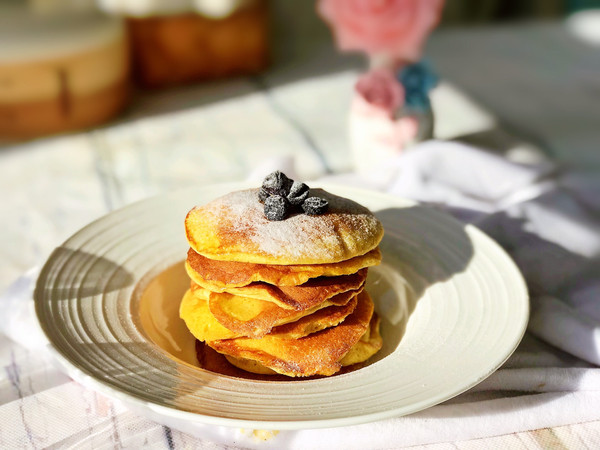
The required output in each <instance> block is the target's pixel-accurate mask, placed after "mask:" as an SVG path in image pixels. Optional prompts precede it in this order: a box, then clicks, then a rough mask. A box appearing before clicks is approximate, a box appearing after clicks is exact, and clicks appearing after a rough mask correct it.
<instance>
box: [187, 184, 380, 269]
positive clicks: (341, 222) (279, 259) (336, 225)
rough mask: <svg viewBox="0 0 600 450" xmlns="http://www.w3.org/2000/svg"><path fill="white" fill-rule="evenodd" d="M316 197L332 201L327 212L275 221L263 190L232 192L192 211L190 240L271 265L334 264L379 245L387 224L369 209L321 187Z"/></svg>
mask: <svg viewBox="0 0 600 450" xmlns="http://www.w3.org/2000/svg"><path fill="white" fill-rule="evenodd" d="M311 195H316V196H319V197H321V198H324V199H325V200H327V201H328V202H329V209H328V210H327V212H325V213H324V214H322V215H318V216H312V215H308V214H294V215H291V216H289V217H288V218H287V219H285V220H281V221H270V220H268V219H267V218H266V217H265V214H264V206H263V205H262V204H261V203H260V202H259V201H258V189H248V190H244V191H235V192H231V193H229V194H226V195H224V196H223V197H220V198H218V199H216V200H213V201H212V202H209V203H207V204H206V205H203V206H197V207H195V208H193V209H192V210H191V211H190V212H189V213H188V214H187V216H186V219H185V230H186V234H187V240H188V242H189V244H190V246H191V247H192V248H193V249H194V250H195V251H196V253H199V254H201V255H203V256H205V257H207V258H210V259H215V260H219V261H238V262H245V263H256V264H272V265H292V264H293V265H298V264H332V263H337V262H340V261H345V260H348V259H351V258H354V257H356V256H360V255H364V254H366V253H368V252H369V251H371V250H373V249H374V248H375V247H377V245H378V244H379V242H380V241H381V238H382V237H383V227H382V225H381V223H380V222H379V220H378V219H377V218H376V217H375V216H374V215H373V214H372V213H371V212H370V211H369V210H368V209H367V208H365V207H364V206H361V205H359V204H358V203H356V202H354V201H352V200H349V199H346V198H343V197H338V196H336V195H333V194H330V193H328V192H326V191H324V190H322V189H311Z"/></svg>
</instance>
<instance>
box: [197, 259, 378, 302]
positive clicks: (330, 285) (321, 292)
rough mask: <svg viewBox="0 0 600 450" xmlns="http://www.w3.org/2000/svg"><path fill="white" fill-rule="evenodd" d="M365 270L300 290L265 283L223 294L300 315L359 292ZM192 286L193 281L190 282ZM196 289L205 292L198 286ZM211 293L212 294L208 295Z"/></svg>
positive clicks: (315, 280) (325, 279)
mask: <svg viewBox="0 0 600 450" xmlns="http://www.w3.org/2000/svg"><path fill="white" fill-rule="evenodd" d="M367 271H368V269H361V270H359V271H358V272H357V273H355V274H352V275H341V276H339V277H319V278H312V279H310V280H308V281H307V282H306V283H304V284H302V285H300V286H274V285H272V284H267V283H261V282H256V283H251V284H249V285H248V286H243V287H239V288H230V289H227V290H226V291H224V292H222V293H223V294H230V295H235V296H238V297H245V298H253V299H257V300H264V301H268V302H273V303H275V304H277V305H278V306H279V307H281V308H285V309H294V310H296V311H303V310H305V309H309V308H312V307H313V306H315V305H318V304H320V303H323V302H324V301H325V300H327V299H329V298H331V297H333V296H334V295H337V294H341V293H342V292H348V291H351V290H352V291H355V290H357V289H360V288H361V287H362V286H363V285H364V284H365V280H366V279H367ZM193 281H194V283H195V280H193ZM195 284H196V285H197V286H199V287H202V288H204V289H206V290H207V291H211V290H210V289H207V288H205V287H204V286H203V285H202V284H198V283H195ZM211 292H212V291H211Z"/></svg>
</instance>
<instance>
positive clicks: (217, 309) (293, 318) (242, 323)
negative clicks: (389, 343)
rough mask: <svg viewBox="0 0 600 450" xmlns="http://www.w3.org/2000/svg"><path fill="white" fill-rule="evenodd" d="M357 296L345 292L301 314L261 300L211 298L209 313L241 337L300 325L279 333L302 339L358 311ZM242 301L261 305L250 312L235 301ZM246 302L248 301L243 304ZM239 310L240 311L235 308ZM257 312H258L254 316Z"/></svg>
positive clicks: (259, 336) (255, 336) (353, 293)
mask: <svg viewBox="0 0 600 450" xmlns="http://www.w3.org/2000/svg"><path fill="white" fill-rule="evenodd" d="M356 294H357V292H356V291H350V292H344V293H342V294H338V295H336V296H335V297H333V298H331V299H330V300H326V301H324V302H323V303H321V304H319V305H316V306H314V307H312V308H310V309H307V310H304V311H300V312H296V311H290V310H288V309H283V308H279V307H278V306H276V305H275V304H273V303H269V302H264V301H262V300H250V302H248V301H247V300H248V299H243V297H237V298H235V297H233V296H230V297H233V301H227V300H231V298H229V299H225V300H224V301H223V298H222V296H224V295H228V294H212V295H211V299H210V300H209V309H210V312H211V313H212V314H213V316H214V317H215V319H217V321H218V322H219V323H220V324H221V325H223V326H224V327H225V328H227V329H229V330H231V331H235V332H236V333H239V334H240V335H242V336H248V337H251V338H255V339H256V338H262V337H263V336H265V335H266V334H267V333H270V332H271V330H272V329H273V327H277V326H286V325H284V324H287V325H294V324H297V325H296V326H295V327H293V326H292V327H290V328H288V329H287V330H289V331H286V330H280V332H279V333H278V335H279V336H288V335H289V336H291V335H292V334H293V335H294V336H297V337H303V336H306V335H307V334H310V333H314V332H316V331H319V330H323V329H325V328H328V327H331V326H334V325H337V324H338V323H340V322H341V321H342V320H343V319H344V318H345V317H346V316H347V315H348V314H350V313H351V312H352V311H353V310H354V308H355V307H356V300H353V299H355V298H356ZM239 299H242V302H243V303H254V304H256V303H260V305H256V306H255V307H250V308H248V307H247V306H246V305H244V306H246V307H245V308H239V306H240V303H242V302H240V301H237V302H236V301H235V300H239ZM244 300H246V301H245V302H244ZM236 306H238V307H237V308H236ZM253 306H254V305H253ZM261 307H262V308H261ZM324 310H328V313H330V315H324V314H319V313H321V311H324ZM257 311H259V312H258V313H257V314H255V313H256V312H257ZM248 312H250V314H248ZM244 316H246V317H244ZM248 316H251V317H248ZM278 328H279V327H278Z"/></svg>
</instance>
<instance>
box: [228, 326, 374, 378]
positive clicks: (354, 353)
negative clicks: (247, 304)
mask: <svg viewBox="0 0 600 450" xmlns="http://www.w3.org/2000/svg"><path fill="white" fill-rule="evenodd" d="M379 322H380V320H379V317H378V316H377V314H373V316H372V318H371V322H370V323H369V327H368V329H367V331H366V332H365V334H364V335H363V336H362V337H361V338H360V340H359V341H358V342H357V343H356V344H354V345H353V346H352V348H351V349H350V351H349V352H348V353H347V354H346V356H344V357H343V358H342V359H341V360H340V364H341V366H342V367H348V366H354V367H357V366H358V365H359V364H361V363H363V362H365V361H366V360H368V359H369V358H370V357H371V356H373V355H374V354H375V353H377V352H378V351H379V350H380V349H381V346H382V345H383V341H382V339H381V335H380V334H379ZM225 358H226V359H227V361H229V363H230V364H232V365H233V366H235V367H237V368H239V369H242V370H245V371H247V372H251V373H254V374H260V375H270V376H276V377H281V375H280V374H278V373H277V372H275V371H274V370H272V369H269V368H268V367H265V366H264V365H262V364H261V363H260V362H258V361H254V360H251V359H245V358H237V357H232V356H228V355H225Z"/></svg>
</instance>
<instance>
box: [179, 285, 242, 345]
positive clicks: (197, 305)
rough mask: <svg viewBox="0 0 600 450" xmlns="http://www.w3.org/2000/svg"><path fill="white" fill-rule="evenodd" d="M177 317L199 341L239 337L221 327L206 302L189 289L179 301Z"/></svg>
mask: <svg viewBox="0 0 600 450" xmlns="http://www.w3.org/2000/svg"><path fill="white" fill-rule="evenodd" d="M179 317H181V318H182V319H183V321H184V322H185V325H186V326H187V327H188V330H190V332H191V333H192V334H193V335H194V337H195V338H196V339H198V340H200V341H213V340H216V339H232V338H236V337H239V336H240V335H239V334H238V333H235V332H233V331H230V330H228V329H227V328H225V327H224V326H223V325H221V324H220V323H219V322H218V321H217V319H215V318H214V317H213V315H212V314H211V313H210V309H209V308H208V302H207V301H206V300H203V299H201V298H199V297H198V296H196V295H194V293H193V292H192V290H191V289H188V290H187V291H186V293H185V294H184V296H183V299H182V300H181V304H180V305H179Z"/></svg>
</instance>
